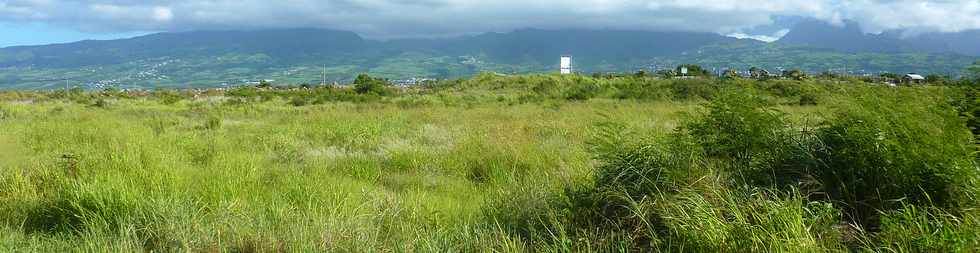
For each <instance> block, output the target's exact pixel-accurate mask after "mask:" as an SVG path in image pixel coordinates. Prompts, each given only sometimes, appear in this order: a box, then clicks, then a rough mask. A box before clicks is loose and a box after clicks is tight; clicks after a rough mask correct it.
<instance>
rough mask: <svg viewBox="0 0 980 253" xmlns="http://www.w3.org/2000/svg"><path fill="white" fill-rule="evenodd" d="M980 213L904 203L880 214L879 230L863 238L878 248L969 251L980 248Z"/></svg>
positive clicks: (904, 250)
mask: <svg viewBox="0 0 980 253" xmlns="http://www.w3.org/2000/svg"><path fill="white" fill-rule="evenodd" d="M978 235H980V217H978V216H977V215H976V214H968V215H966V216H963V217H958V216H957V215H953V214H950V213H948V212H946V211H943V210H942V209H939V208H934V207H918V206H914V205H905V206H904V207H903V208H902V209H900V210H896V211H891V212H888V213H886V214H885V215H884V217H883V218H882V228H881V232H879V233H877V234H875V235H873V236H871V238H866V239H864V240H865V242H864V243H865V246H864V247H865V248H866V249H868V250H870V251H878V252H969V251H973V250H976V249H980V236H978Z"/></svg>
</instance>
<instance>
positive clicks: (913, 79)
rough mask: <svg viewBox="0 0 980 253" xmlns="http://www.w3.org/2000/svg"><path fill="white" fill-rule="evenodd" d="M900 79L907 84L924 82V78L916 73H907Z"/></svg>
mask: <svg viewBox="0 0 980 253" xmlns="http://www.w3.org/2000/svg"><path fill="white" fill-rule="evenodd" d="M902 81H903V82H905V83H908V84H913V83H924V82H925V81H926V78H925V77H922V75H919V74H916V73H908V74H905V76H903V77H902Z"/></svg>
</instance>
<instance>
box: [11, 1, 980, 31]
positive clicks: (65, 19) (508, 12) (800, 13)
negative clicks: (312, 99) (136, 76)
mask: <svg viewBox="0 0 980 253" xmlns="http://www.w3.org/2000/svg"><path fill="white" fill-rule="evenodd" d="M781 16H793V17H806V18H814V19H819V20H824V21H828V22H832V23H838V24H840V23H842V20H854V21H856V22H858V23H859V24H861V26H862V28H864V29H865V30H866V31H869V32H880V31H884V30H890V29H906V30H910V31H919V32H927V31H943V32H954V31H962V30H967V29H978V28H980V1H978V0H959V1H955V0H943V1H912V0H757V1H751V2H748V1H737V0H659V1H654V0H576V1H569V0H561V1H559V0H520V1H518V0H277V1H267V0H209V1H200V0H0V22H40V23H46V24H49V25H52V26H58V27H65V28H70V29H76V30H79V31H86V32H130V31H185V30H200V29H253V28H282V27H320V28H332V29H343V30H352V31H355V32H358V33H360V34H362V35H365V36H368V37H375V38H390V37H416V36H443V35H454V34H465V33H477V32H489V31H509V30H514V29H519V28H544V29H561V28H592V29H596V28H597V29H604V28H609V29H635V30H680V31H698V32H714V33H720V34H730V35H733V36H736V35H737V36H740V37H746V38H756V39H760V40H770V39H772V38H775V37H778V36H775V34H756V33H753V32H751V31H752V28H753V27H759V26H770V25H773V24H774V22H775V21H774V20H775V17H781ZM779 29H785V27H782V28H779ZM747 31H748V32H747Z"/></svg>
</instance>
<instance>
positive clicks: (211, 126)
mask: <svg viewBox="0 0 980 253" xmlns="http://www.w3.org/2000/svg"><path fill="white" fill-rule="evenodd" d="M222 121H223V120H222V118H221V116H220V115H208V118H207V119H206V120H205V121H204V130H211V131H214V130H218V129H221V123H222Z"/></svg>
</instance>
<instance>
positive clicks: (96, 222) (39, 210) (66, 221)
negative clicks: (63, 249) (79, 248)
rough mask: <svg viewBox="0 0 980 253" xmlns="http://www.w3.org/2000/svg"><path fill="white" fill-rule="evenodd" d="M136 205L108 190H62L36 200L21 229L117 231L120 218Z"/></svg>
mask: <svg viewBox="0 0 980 253" xmlns="http://www.w3.org/2000/svg"><path fill="white" fill-rule="evenodd" d="M136 211H138V208H137V207H136V205H133V204H132V203H130V202H129V201H126V200H124V199H122V198H121V196H120V195H118V194H115V193H108V192H84V191H83V192H71V193H68V192H63V193H60V194H59V195H58V196H57V197H55V198H52V199H47V200H43V201H41V202H40V203H37V204H36V205H35V206H34V207H33V208H32V209H31V210H30V211H29V212H28V213H27V217H26V219H25V221H24V225H23V228H24V229H25V230H26V232H28V233H37V232H41V233H49V234H60V233H73V234H79V233H84V232H86V231H90V230H93V229H105V230H107V231H116V230H118V229H120V225H121V224H123V222H124V221H123V219H126V218H127V217H129V216H132V214H134V213H135V212H136Z"/></svg>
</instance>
